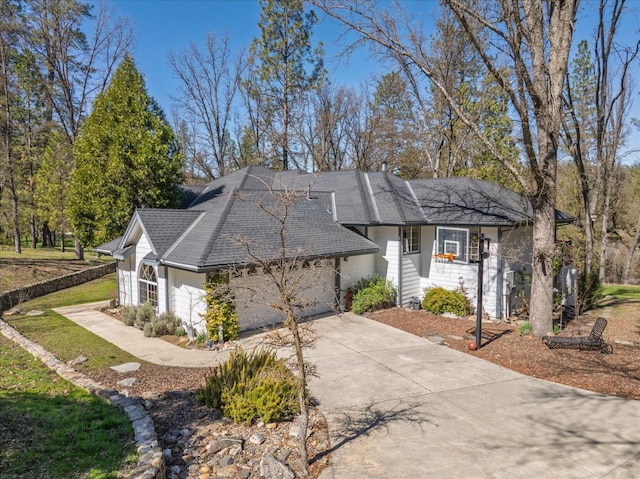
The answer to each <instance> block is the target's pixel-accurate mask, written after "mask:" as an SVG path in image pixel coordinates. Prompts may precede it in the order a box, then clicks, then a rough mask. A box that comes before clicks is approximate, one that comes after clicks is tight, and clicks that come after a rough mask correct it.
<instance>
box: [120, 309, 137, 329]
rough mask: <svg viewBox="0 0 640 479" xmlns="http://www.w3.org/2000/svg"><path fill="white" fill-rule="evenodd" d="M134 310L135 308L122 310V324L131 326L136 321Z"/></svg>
mask: <svg viewBox="0 0 640 479" xmlns="http://www.w3.org/2000/svg"><path fill="white" fill-rule="evenodd" d="M136 310H137V308H136V307H135V306H125V307H124V308H123V309H122V322H123V323H124V324H126V325H127V326H133V323H135V321H136Z"/></svg>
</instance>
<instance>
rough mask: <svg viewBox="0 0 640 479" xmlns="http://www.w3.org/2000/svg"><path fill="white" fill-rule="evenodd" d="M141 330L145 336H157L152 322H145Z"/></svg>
mask: <svg viewBox="0 0 640 479" xmlns="http://www.w3.org/2000/svg"><path fill="white" fill-rule="evenodd" d="M142 332H143V333H144V335H145V337H147V338H155V337H156V336H157V334H156V331H155V327H154V325H153V322H151V323H145V324H144V327H143V328H142Z"/></svg>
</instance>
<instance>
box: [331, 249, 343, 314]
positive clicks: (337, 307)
mask: <svg viewBox="0 0 640 479" xmlns="http://www.w3.org/2000/svg"><path fill="white" fill-rule="evenodd" d="M333 267H334V270H335V275H336V276H335V278H334V291H335V298H336V300H335V303H336V304H334V309H335V310H336V311H344V309H343V308H342V302H341V296H342V288H341V287H340V258H336V259H335V261H334V264H333Z"/></svg>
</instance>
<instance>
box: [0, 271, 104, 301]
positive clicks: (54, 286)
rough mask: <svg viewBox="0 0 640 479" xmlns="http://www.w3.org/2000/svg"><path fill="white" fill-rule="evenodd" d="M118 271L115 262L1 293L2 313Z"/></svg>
mask: <svg viewBox="0 0 640 479" xmlns="http://www.w3.org/2000/svg"><path fill="white" fill-rule="evenodd" d="M115 270H116V263H115V261H114V262H112V263H106V264H102V265H100V266H95V267H93V268H89V269H85V270H82V271H77V272H75V273H71V274H67V275H65V276H59V277H57V278H54V279H49V280H47V281H41V282H40V283H35V284H31V285H29V286H25V287H24V288H18V289H12V290H10V291H5V292H3V293H0V313H2V311H6V310H8V309H11V308H14V307H16V306H18V305H19V304H20V303H22V302H24V301H27V300H29V299H33V298H38V297H40V296H44V295H45V294H49V293H55V292H56V291H60V290H61V289H66V288H71V287H72V286H78V285H79V284H82V283H86V282H87V281H93V280H94V279H98V278H101V277H103V276H105V275H107V274H109V273H113V272H114V271H115Z"/></svg>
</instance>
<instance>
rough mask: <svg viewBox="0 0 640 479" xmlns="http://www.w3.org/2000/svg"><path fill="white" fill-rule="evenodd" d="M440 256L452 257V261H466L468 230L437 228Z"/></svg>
mask: <svg viewBox="0 0 640 479" xmlns="http://www.w3.org/2000/svg"><path fill="white" fill-rule="evenodd" d="M437 243H438V251H437V254H440V255H453V261H462V262H464V263H466V262H467V261H468V252H469V230H468V229H463V228H438V242H437Z"/></svg>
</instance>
